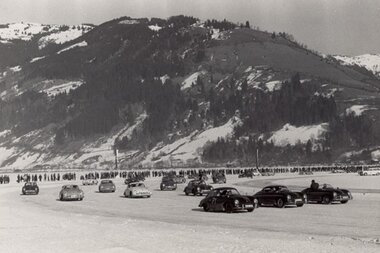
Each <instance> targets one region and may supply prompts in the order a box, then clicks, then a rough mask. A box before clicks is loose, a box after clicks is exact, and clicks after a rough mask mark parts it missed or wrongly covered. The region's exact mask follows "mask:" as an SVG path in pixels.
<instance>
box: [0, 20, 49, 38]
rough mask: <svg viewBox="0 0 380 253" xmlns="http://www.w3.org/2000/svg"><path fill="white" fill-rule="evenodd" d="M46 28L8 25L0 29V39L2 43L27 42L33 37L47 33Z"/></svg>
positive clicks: (29, 25)
mask: <svg viewBox="0 0 380 253" xmlns="http://www.w3.org/2000/svg"><path fill="white" fill-rule="evenodd" d="M47 27H48V26H45V25H41V24H35V23H13V24H8V25H7V27H4V28H0V38H1V39H2V40H3V41H9V40H24V41H28V40H31V39H32V38H33V36H34V35H36V34H39V33H43V32H47V31H49V29H48V28H47Z"/></svg>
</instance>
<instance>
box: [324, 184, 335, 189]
mask: <svg viewBox="0 0 380 253" xmlns="http://www.w3.org/2000/svg"><path fill="white" fill-rule="evenodd" d="M333 188H334V187H332V185H331V184H323V185H322V189H333Z"/></svg>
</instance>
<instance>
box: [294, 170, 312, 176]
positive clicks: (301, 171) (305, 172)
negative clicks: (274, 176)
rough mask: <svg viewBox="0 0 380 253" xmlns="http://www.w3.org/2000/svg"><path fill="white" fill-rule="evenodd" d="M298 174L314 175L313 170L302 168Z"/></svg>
mask: <svg viewBox="0 0 380 253" xmlns="http://www.w3.org/2000/svg"><path fill="white" fill-rule="evenodd" d="M298 175H313V172H312V171H306V170H300V171H299V172H298Z"/></svg>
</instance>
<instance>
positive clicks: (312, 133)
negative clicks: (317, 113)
mask: <svg viewBox="0 0 380 253" xmlns="http://www.w3.org/2000/svg"><path fill="white" fill-rule="evenodd" d="M327 130H328V123H322V124H319V125H309V126H300V127H295V126H292V125H290V124H285V125H284V126H283V127H282V128H281V129H280V130H278V131H276V132H273V134H272V136H271V137H270V138H269V139H268V141H269V142H272V141H273V143H274V145H275V146H279V147H285V146H287V145H291V146H294V145H296V144H297V143H302V144H305V143H307V141H308V140H318V139H321V138H323V137H324V134H325V133H326V132H327Z"/></svg>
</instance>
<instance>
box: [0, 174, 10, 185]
mask: <svg viewBox="0 0 380 253" xmlns="http://www.w3.org/2000/svg"><path fill="white" fill-rule="evenodd" d="M0 184H9V176H8V175H1V176H0Z"/></svg>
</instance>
